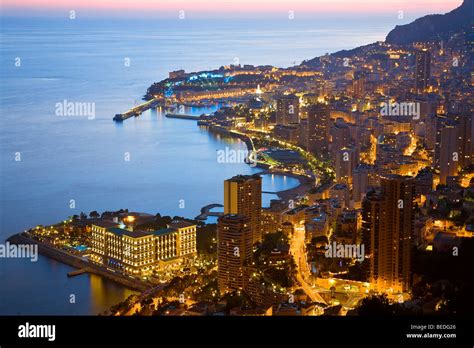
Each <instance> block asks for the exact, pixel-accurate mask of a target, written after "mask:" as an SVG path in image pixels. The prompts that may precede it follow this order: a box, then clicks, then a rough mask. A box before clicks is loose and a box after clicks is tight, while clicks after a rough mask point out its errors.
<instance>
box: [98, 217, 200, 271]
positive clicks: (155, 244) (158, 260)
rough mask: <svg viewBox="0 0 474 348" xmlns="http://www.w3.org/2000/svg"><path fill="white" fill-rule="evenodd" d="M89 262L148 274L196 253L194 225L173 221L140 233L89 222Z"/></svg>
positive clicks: (114, 225)
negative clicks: (164, 226)
mask: <svg viewBox="0 0 474 348" xmlns="http://www.w3.org/2000/svg"><path fill="white" fill-rule="evenodd" d="M91 251H92V253H91V256H90V259H91V261H92V262H94V263H97V264H100V265H103V266H104V267H106V268H107V269H109V270H111V271H114V272H120V273H123V274H127V275H131V276H147V275H151V274H152V273H153V271H154V270H159V269H161V268H162V267H163V266H164V265H166V264H167V263H169V262H170V261H173V260H175V261H180V260H181V259H182V258H185V257H193V256H196V254H197V251H196V225H193V224H191V223H188V222H186V221H173V222H171V223H170V224H169V225H168V228H163V229H161V230H158V231H153V232H144V231H132V230H129V229H124V228H120V227H119V225H118V224H117V223H113V222H109V221H102V222H100V223H97V224H94V225H92V232H91Z"/></svg>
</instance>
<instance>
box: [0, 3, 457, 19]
mask: <svg viewBox="0 0 474 348" xmlns="http://www.w3.org/2000/svg"><path fill="white" fill-rule="evenodd" d="M461 3H462V0H95V1H91V0H1V9H2V13H3V14H5V15H35V14H38V15H48V14H50V15H58V14H61V13H64V12H65V11H69V10H75V11H81V12H82V13H84V14H86V15H98V14H99V15H107V14H108V15H120V16H133V15H145V16H146V15H153V16H156V15H162V16H170V15H176V14H177V13H178V11H180V10H184V11H186V13H189V14H196V15H206V14H213V15H216V14H231V15H238V14H242V15H269V14H279V13H282V14H283V13H285V14H286V13H288V11H290V10H291V11H294V14H295V18H296V16H298V14H299V15H301V16H305V15H309V14H317V13H319V14H325V13H328V14H335V13H344V14H349V13H354V14H361V15H362V14H368V15H370V14H390V13H398V11H404V13H406V14H407V15H410V14H411V15H419V14H431V13H445V12H448V11H450V10H452V9H454V8H456V7H458V6H459V5H460V4H461Z"/></svg>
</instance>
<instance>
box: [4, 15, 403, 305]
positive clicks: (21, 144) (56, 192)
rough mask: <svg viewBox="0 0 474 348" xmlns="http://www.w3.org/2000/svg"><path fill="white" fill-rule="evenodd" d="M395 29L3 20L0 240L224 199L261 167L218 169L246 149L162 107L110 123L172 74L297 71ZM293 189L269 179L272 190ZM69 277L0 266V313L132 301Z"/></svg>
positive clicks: (361, 23)
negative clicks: (67, 222)
mask: <svg viewBox="0 0 474 348" xmlns="http://www.w3.org/2000/svg"><path fill="white" fill-rule="evenodd" d="M407 20H408V19H407ZM369 23H370V24H369ZM395 24H400V22H399V21H398V20H397V18H396V15H395V14H394V16H393V18H389V19H372V20H371V21H368V20H367V19H364V18H350V19H344V20H341V19H334V20H328V19H325V20H321V19H315V20H309V19H306V20H304V21H298V20H294V21H288V20H282V21H278V20H272V21H257V20H233V21H219V20H212V21H205V20H184V21H179V20H161V19H160V20H154V21H151V20H138V19H134V20H128V21H126V20H98V19H95V20H81V19H76V20H60V19H12V18H2V19H1V36H0V39H1V48H0V72H1V74H0V76H1V84H0V89H1V93H0V112H1V117H0V124H1V126H0V242H3V241H4V239H5V238H7V237H8V236H9V235H11V234H13V233H16V232H18V231H21V230H23V229H26V228H28V227H31V226H34V225H37V224H49V223H54V222H57V221H59V220H62V219H64V218H66V217H68V216H70V215H73V214H79V213H80V212H81V211H84V212H90V211H92V210H97V211H104V210H115V209H120V208H128V209H130V210H132V211H143V212H149V213H157V212H160V213H161V214H169V215H181V216H187V217H194V216H196V215H197V214H198V213H199V209H200V208H201V207H202V206H204V205H206V204H210V203H221V202H222V195H223V180H224V179H226V178H229V177H231V176H233V175H236V174H250V173H253V172H255V171H256V169H253V168H250V167H249V166H247V165H245V164H219V163H217V160H216V159H217V156H216V151H217V150H219V149H224V148H225V147H226V146H227V147H230V148H232V149H244V148H245V145H244V144H243V143H242V142H241V141H240V140H235V139H224V138H221V137H219V136H216V135H213V134H209V133H208V132H207V131H206V130H204V129H201V128H199V127H197V126H196V124H195V122H193V121H188V120H173V119H166V118H165V117H164V116H163V115H162V114H161V113H160V112H158V111H148V112H146V113H145V114H143V115H142V116H141V117H139V118H135V119H130V120H127V121H125V122H124V123H123V124H121V125H119V124H115V123H114V122H112V117H113V115H114V114H115V113H118V112H123V111H125V110H127V109H129V108H130V107H131V106H133V105H134V104H135V103H136V102H139V101H140V99H141V97H142V96H143V94H144V92H145V91H146V88H147V87H148V86H149V85H150V84H151V83H153V82H154V81H159V80H161V79H163V78H165V77H167V73H168V72H169V71H172V70H176V69H186V71H198V70H204V69H209V68H216V67H219V66H222V65H227V64H230V63H234V62H236V61H238V62H240V63H241V64H256V65H258V64H272V65H276V66H285V67H286V66H291V65H293V64H294V62H297V63H299V62H301V61H302V60H303V59H308V58H312V57H314V56H318V55H321V54H324V53H326V52H333V51H336V50H339V49H345V48H352V47H355V46H358V45H362V44H367V43H370V42H373V41H376V40H383V39H384V37H385V35H386V33H387V32H388V31H389V30H390V28H392V27H393V26H394V25H395ZM126 63H130V64H126ZM17 65H18V66H17ZM127 65H129V66H127ZM64 100H67V101H70V102H87V103H94V104H95V118H94V119H88V118H87V117H58V116H55V105H56V103H58V102H62V101H64ZM200 111H201V110H187V112H200ZM125 153H128V155H129V158H130V161H125V160H124V156H125ZM18 156H20V157H21V160H20V161H16V159H18ZM296 184H297V182H296V181H295V180H294V179H291V178H283V177H278V176H275V177H273V179H272V178H270V177H265V178H264V190H266V191H272V192H273V191H278V190H281V189H286V188H290V187H292V186H294V185H296ZM270 198H271V197H269V196H267V197H266V201H268V200H269V199H270ZM71 200H74V202H75V209H71V208H70V202H71ZM180 200H184V203H185V205H184V208H180V206H179V202H180ZM69 270H70V268H69V267H68V266H65V265H62V264H59V263H57V262H55V261H52V260H49V259H46V258H43V257H40V259H39V260H38V262H36V263H31V262H29V261H26V260H5V259H0V279H1V284H0V299H1V301H0V314H97V313H100V312H102V311H104V310H105V309H107V308H108V307H110V306H111V305H112V304H114V303H116V302H118V301H119V300H121V299H123V298H125V297H127V296H128V295H129V294H130V293H131V291H130V290H127V289H124V288H123V287H121V286H118V285H116V284H114V283H112V282H109V281H107V280H104V279H101V278H99V277H97V276H90V275H82V276H78V277H74V278H66V273H67V272H68V271H69ZM71 294H74V295H75V296H76V303H75V304H71V303H70V302H69V298H70V295H71Z"/></svg>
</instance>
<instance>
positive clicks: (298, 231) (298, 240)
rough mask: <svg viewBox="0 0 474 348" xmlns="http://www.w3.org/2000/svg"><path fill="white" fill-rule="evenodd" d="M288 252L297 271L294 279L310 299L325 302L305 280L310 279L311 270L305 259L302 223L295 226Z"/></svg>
mask: <svg viewBox="0 0 474 348" xmlns="http://www.w3.org/2000/svg"><path fill="white" fill-rule="evenodd" d="M290 252H291V255H293V259H294V260H295V264H296V271H297V273H296V280H297V281H298V282H299V283H300V285H301V288H302V289H303V290H304V292H305V293H306V294H307V295H308V297H309V298H310V299H311V301H313V302H321V303H326V301H325V300H324V299H323V298H322V297H321V295H320V294H319V293H318V292H317V290H316V289H314V288H313V287H312V286H311V285H310V284H308V283H307V281H306V279H310V275H311V272H310V269H309V266H308V262H307V259H306V247H305V233H304V225H302V224H300V225H297V226H295V229H294V232H293V236H292V238H291V241H290Z"/></svg>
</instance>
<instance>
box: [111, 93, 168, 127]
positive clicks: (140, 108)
mask: <svg viewBox="0 0 474 348" xmlns="http://www.w3.org/2000/svg"><path fill="white" fill-rule="evenodd" d="M159 105H161V103H160V100H158V99H156V98H153V99H151V100H149V101H147V102H145V103H142V104H140V105H137V106H135V107H133V108H131V109H130V110H128V111H126V112H124V113H123V114H116V115H115V116H114V118H113V120H114V121H117V122H122V121H124V120H126V119H128V118H130V117H137V116H140V115H141V114H142V112H144V111H146V110H148V109H151V108H154V107H157V106H159Z"/></svg>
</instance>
